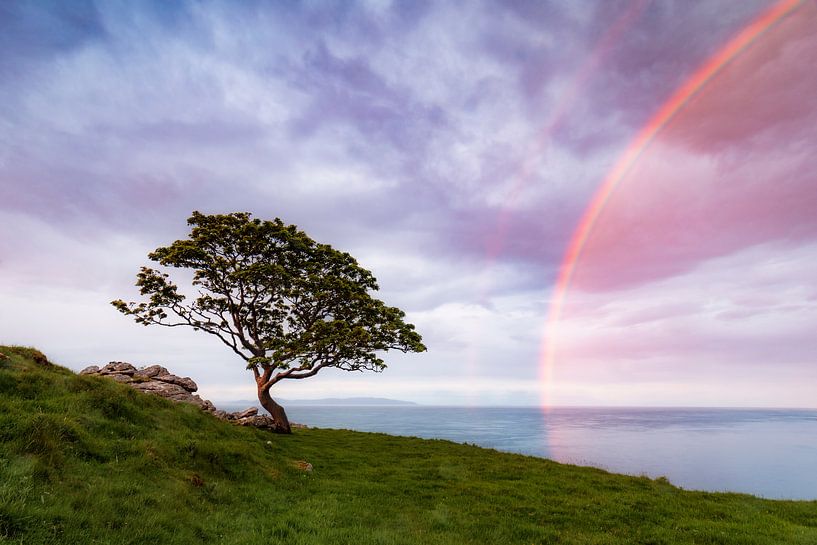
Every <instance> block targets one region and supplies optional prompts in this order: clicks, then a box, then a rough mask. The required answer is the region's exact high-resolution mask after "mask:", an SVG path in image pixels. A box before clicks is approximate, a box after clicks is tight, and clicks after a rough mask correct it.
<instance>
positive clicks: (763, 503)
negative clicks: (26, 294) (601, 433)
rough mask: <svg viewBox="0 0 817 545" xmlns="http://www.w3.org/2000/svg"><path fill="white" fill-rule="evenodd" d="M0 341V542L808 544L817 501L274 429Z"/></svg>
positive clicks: (396, 441) (432, 445) (411, 442)
mask: <svg viewBox="0 0 817 545" xmlns="http://www.w3.org/2000/svg"><path fill="white" fill-rule="evenodd" d="M0 353H3V354H5V355H6V356H8V358H6V359H0V543H27V544H28V543H54V544H56V543H59V544H63V543H111V544H114V543H116V544H122V543H134V544H135V543H167V544H175V543H178V544H189V543H223V544H256V543H283V544H313V543H314V544H317V543H331V544H350V545H351V544H354V545H368V544H372V545H373V544H460V543H462V544H475V543H490V544H528V545H529V544H532V543H572V544H580V543H581V544H606V543H642V544H670V543H698V544H705V543H724V544H779V543H802V544H814V543H817V502H781V501H770V500H761V499H757V498H753V497H751V496H746V495H739V494H710V493H703V492H687V491H682V490H680V489H678V488H675V487H673V486H672V485H670V484H669V483H667V482H666V480H662V479H659V480H650V479H647V478H635V477H626V476H621V475H614V474H610V473H606V472H604V471H601V470H596V469H590V468H581V467H575V466H569V465H561V464H557V463H554V462H551V461H548V460H542V459H538V458H531V457H525V456H519V455H513V454H506V453H499V452H496V451H492V450H485V449H480V448H477V447H472V446H467V445H459V444H455V443H450V442H447V441H427V440H420V439H414V438H403V437H393V436H389V435H383V434H369V433H356V432H349V431H338V430H318V429H305V430H301V429H299V430H295V433H294V434H293V435H292V436H277V435H272V434H268V433H265V432H261V431H258V430H255V429H249V428H240V427H235V426H232V425H229V424H226V423H223V422H220V421H218V420H216V419H215V418H213V417H211V416H209V415H206V414H204V413H202V412H201V411H199V410H198V409H197V408H195V407H193V406H189V405H177V404H173V403H171V402H168V401H166V400H163V399H159V398H156V397H150V396H147V395H143V394H140V393H138V392H135V391H133V390H131V389H130V388H128V387H127V386H123V385H120V384H117V383H115V382H114V381H111V380H106V379H102V378H98V377H85V376H77V375H75V374H74V373H72V372H71V371H69V370H66V369H63V368H61V367H58V366H55V365H51V364H49V363H48V362H47V360H45V358H39V357H38V356H37V354H36V351H33V350H32V349H26V348H20V347H0ZM303 460H305V461H308V462H310V463H311V464H312V465H313V466H314V471H313V472H311V473H306V472H304V471H302V470H301V469H299V467H298V462H299V461H303Z"/></svg>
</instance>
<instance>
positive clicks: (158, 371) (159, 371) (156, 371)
mask: <svg viewBox="0 0 817 545" xmlns="http://www.w3.org/2000/svg"><path fill="white" fill-rule="evenodd" d="M135 374H136V375H139V376H140V377H147V378H150V377H155V376H156V375H169V374H170V371H168V370H167V369H166V368H164V367H162V366H161V365H151V366H149V367H143V368H142V369H137V370H136V373H135Z"/></svg>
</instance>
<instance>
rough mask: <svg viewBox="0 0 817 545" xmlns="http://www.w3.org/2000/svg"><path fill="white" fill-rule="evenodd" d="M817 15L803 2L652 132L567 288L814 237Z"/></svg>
mask: <svg viewBox="0 0 817 545" xmlns="http://www.w3.org/2000/svg"><path fill="white" fill-rule="evenodd" d="M815 25H817V5H812V4H809V5H808V6H804V8H803V9H801V10H800V11H799V12H797V13H796V14H795V16H793V17H792V18H791V19H789V20H787V21H785V22H784V23H783V24H781V25H779V26H778V27H775V28H774V29H772V30H770V31H769V32H768V33H767V34H766V35H764V36H763V37H762V38H761V39H760V40H759V41H758V42H756V43H755V44H753V46H752V47H751V48H749V49H748V50H747V51H746V52H745V53H743V54H742V55H741V56H740V57H739V58H738V59H736V60H735V61H734V62H733V63H732V64H731V65H730V66H728V67H727V68H726V69H725V70H724V71H723V72H722V73H721V74H720V75H719V76H717V77H716V79H715V80H714V81H712V82H711V83H710V84H709V85H708V86H707V87H706V88H705V89H704V91H703V92H702V93H701V94H700V95H699V96H698V97H697V98H696V99H695V100H693V101H692V103H691V104H689V105H688V107H686V108H685V109H684V110H682V111H681V112H680V113H679V114H678V117H677V118H676V119H675V120H674V121H673V122H672V123H671V124H670V125H669V126H668V127H667V128H666V129H665V130H664V131H663V132H662V133H660V134H659V136H658V137H657V138H656V140H655V141H654V142H653V143H652V144H651V145H650V146H649V147H648V148H647V149H646V150H645V152H644V155H643V156H642V157H641V158H640V160H639V162H638V163H637V164H636V166H635V168H633V169H632V171H631V172H630V173H629V174H628V175H627V176H626V177H625V178H624V179H623V180H622V181H621V183H620V184H619V186H618V187H617V189H616V191H615V192H614V193H613V195H612V196H611V198H610V200H609V201H608V203H607V205H606V207H605V209H604V210H603V212H602V213H601V214H600V216H599V217H598V219H597V222H596V225H595V228H594V230H593V231H592V233H591V235H590V237H589V239H588V241H587V243H586V245H585V247H584V249H583V253H582V255H581V257H580V259H579V261H578V263H577V266H576V271H575V275H574V280H573V285H574V287H578V288H580V289H585V290H607V289H618V288H621V287H626V286H634V285H639V284H642V283H647V282H653V281H656V280H660V279H663V278H668V277H672V276H674V275H677V274H680V273H683V272H686V271H689V270H691V269H693V268H694V267H696V266H698V265H699V264H700V263H702V262H704V261H706V260H708V259H712V258H715V257H719V256H723V255H728V254H731V253H733V252H736V251H739V250H741V249H743V248H747V247H750V246H754V245H757V244H762V243H764V242H767V241H775V240H777V241H784V242H787V243H794V244H798V243H802V242H804V241H808V240H813V239H814V238H815V237H817V213H815V212H817V164H815V162H814V157H815V156H817V78H815V77H814V73H813V67H812V66H811V65H810V64H809V63H807V62H806V59H810V58H817V34H815V33H814V32H813V28H814V27H815Z"/></svg>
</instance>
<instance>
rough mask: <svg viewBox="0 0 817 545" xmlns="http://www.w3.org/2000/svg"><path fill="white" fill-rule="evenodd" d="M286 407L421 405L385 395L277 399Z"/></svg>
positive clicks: (231, 404)
mask: <svg viewBox="0 0 817 545" xmlns="http://www.w3.org/2000/svg"><path fill="white" fill-rule="evenodd" d="M277 401H278V402H279V403H280V404H281V405H283V406H284V407H289V406H298V407H408V406H419V405H418V404H417V403H414V402H413V401H404V400H401V399H388V398H385V397H325V398H321V399H277ZM216 405H218V406H219V407H224V408H228V409H232V408H237V407H239V406H240V407H249V406H257V405H258V400H257V399H239V400H230V401H221V402H217V403H216Z"/></svg>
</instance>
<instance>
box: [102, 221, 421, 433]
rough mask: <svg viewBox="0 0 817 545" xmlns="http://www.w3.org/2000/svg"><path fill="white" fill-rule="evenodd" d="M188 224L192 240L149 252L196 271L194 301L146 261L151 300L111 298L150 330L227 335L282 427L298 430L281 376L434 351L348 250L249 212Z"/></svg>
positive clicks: (141, 281)
mask: <svg viewBox="0 0 817 545" xmlns="http://www.w3.org/2000/svg"><path fill="white" fill-rule="evenodd" d="M187 223H188V225H190V226H191V227H192V229H191V231H190V238H189V239H186V240H177V241H176V242H174V243H173V244H171V245H170V246H166V247H161V248H157V249H156V251H154V252H152V253H150V254H148V257H149V258H150V259H151V260H153V261H155V262H158V263H159V264H160V265H162V266H164V267H175V268H184V269H190V270H192V272H193V280H192V284H193V286H194V288H195V291H196V292H197V294H198V296H197V297H195V298H188V297H186V296H185V295H184V294H182V293H181V292H180V291H179V289H178V286H177V285H176V284H174V283H173V282H172V281H171V279H170V277H169V275H168V274H167V273H164V272H161V271H158V270H155V269H152V268H150V267H142V269H141V271H140V272H139V273H138V275H137V281H136V285H137V287H139V289H140V292H141V294H142V295H143V296H144V298H145V300H144V301H142V302H133V303H126V302H124V301H122V300H117V301H113V302H112V304H113V305H114V306H115V307H116V308H117V309H118V310H119V311H120V312H122V313H123V314H127V315H130V316H132V317H133V318H134V319H135V320H136V322H138V323H140V324H144V325H146V326H147V325H160V326H165V327H192V328H193V329H195V330H197V331H204V332H206V333H209V334H211V335H214V336H215V337H218V338H219V339H220V340H221V342H223V343H224V344H225V345H227V346H229V347H230V349H232V351H233V352H235V353H236V354H237V355H238V356H239V357H241V358H242V359H243V360H244V361H245V362H246V365H247V369H248V370H250V371H252V373H253V376H254V377H255V383H256V386H257V389H258V400H259V401H260V403H261V405H262V406H263V407H264V408H265V409H266V410H267V411H268V412H269V413H270V415H271V416H272V418H273V419H274V420H275V426H276V430H277V431H278V432H280V433H290V424H289V420H288V419H287V416H286V412H285V411H284V409H283V407H281V406H280V405H279V404H278V403H276V402H275V401H274V400H273V399H272V397H271V396H270V389H271V388H272V387H273V386H274V385H275V384H277V383H278V382H280V381H282V380H297V379H304V378H309V377H312V376H315V375H316V374H317V373H318V372H319V371H320V370H321V369H324V368H328V367H334V368H337V369H343V370H345V371H382V370H383V369H384V368H385V367H386V365H385V363H384V362H383V360H382V359H381V358H380V354H382V353H383V352H385V351H388V350H400V351H402V352H421V351H424V350H425V346H423V344H422V339H421V337H420V335H419V334H418V333H417V332H416V331H415V330H414V326H413V325H412V324H409V323H406V322H405V321H404V320H403V318H404V317H405V313H404V312H403V311H401V310H400V309H398V308H395V307H389V306H386V304H384V303H383V302H382V301H380V300H379V299H375V298H374V297H372V295H371V293H372V292H374V291H376V290H377V289H378V285H377V281H376V280H375V278H374V276H373V275H372V273H371V272H369V271H368V270H366V269H364V268H363V267H361V266H360V265H358V264H357V262H356V261H355V259H354V258H353V257H352V256H350V255H349V254H348V253H344V252H340V251H338V250H335V249H334V248H332V247H331V246H329V245H327V244H319V243H317V242H315V241H314V240H312V239H311V238H310V237H309V236H307V235H306V233H304V232H303V231H300V230H298V228H297V227H295V226H294V225H285V224H284V223H283V222H282V221H281V220H280V219H277V218H276V219H275V220H273V221H261V220H259V219H253V218H252V217H251V214H249V213H246V212H239V213H233V214H216V215H205V214H202V213H200V212H193V215H192V216H191V217H190V218H189V219H188V220H187Z"/></svg>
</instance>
